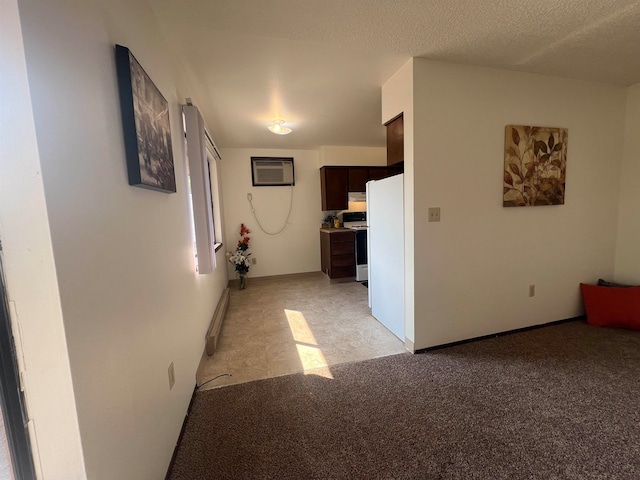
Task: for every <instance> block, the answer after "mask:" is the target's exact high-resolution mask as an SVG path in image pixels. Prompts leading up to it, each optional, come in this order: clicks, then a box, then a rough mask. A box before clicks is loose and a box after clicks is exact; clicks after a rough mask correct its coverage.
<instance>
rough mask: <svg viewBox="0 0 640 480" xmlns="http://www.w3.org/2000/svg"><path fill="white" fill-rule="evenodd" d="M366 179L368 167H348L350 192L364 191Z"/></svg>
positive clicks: (367, 178) (367, 177)
mask: <svg viewBox="0 0 640 480" xmlns="http://www.w3.org/2000/svg"><path fill="white" fill-rule="evenodd" d="M368 180H369V169H368V168H367V167H349V191H350V192H365V191H366V190H367V181H368Z"/></svg>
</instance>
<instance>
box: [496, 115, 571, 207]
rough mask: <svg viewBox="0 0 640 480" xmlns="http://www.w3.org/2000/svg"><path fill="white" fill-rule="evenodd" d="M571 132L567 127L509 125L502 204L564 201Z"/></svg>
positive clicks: (506, 139) (554, 203)
mask: <svg viewBox="0 0 640 480" xmlns="http://www.w3.org/2000/svg"><path fill="white" fill-rule="evenodd" d="M568 136H569V133H568V130H567V129H566V128H552V127H530V126H522V125H507V126H506V128H505V142H504V181H503V190H502V191H503V203H502V205H503V206H505V207H529V206H538V205H563V204H564V191H565V178H566V173H567V140H568Z"/></svg>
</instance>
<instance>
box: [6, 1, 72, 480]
mask: <svg viewBox="0 0 640 480" xmlns="http://www.w3.org/2000/svg"><path fill="white" fill-rule="evenodd" d="M0 70H2V75H1V76H0V96H1V97H2V108H0V158H1V159H2V161H0V239H2V268H3V271H4V275H5V280H6V289H7V297H8V299H9V302H10V305H12V307H11V308H10V311H11V317H12V324H13V327H12V333H13V336H14V342H15V345H16V354H17V357H18V359H19V360H18V361H19V362H20V363H21V369H22V375H21V377H22V383H23V386H24V390H25V396H26V401H27V404H28V406H29V418H30V420H31V422H32V428H31V429H30V434H29V436H30V441H31V445H32V447H31V449H32V452H33V456H34V466H35V470H36V474H37V475H38V478H52V479H55V478H65V479H81V478H84V477H85V469H84V462H83V456H82V445H81V441H80V430H79V427H78V418H77V415H76V402H75V398H74V393H73V384H72V379H71V370H70V366H69V357H68V353H67V343H66V338H65V331H64V324H63V318H62V309H61V306H60V295H59V293H58V282H57V277H56V269H55V264H54V258H53V250H52V245H51V235H50V231H49V222H48V218H47V210H46V204H45V198H44V187H43V184H42V175H41V166H40V157H39V155H38V148H37V145H36V132H35V125H34V120H33V114H32V111H31V97H30V95H29V88H28V85H27V68H26V62H25V55H24V46H23V42H22V32H21V28H20V18H19V12H18V4H17V1H16V0H5V1H3V2H2V3H1V4H0ZM0 476H2V475H1V474H0Z"/></svg>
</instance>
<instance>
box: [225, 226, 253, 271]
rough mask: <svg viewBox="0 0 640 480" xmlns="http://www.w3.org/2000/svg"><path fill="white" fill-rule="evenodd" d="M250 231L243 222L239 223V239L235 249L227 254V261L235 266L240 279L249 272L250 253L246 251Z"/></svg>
mask: <svg viewBox="0 0 640 480" xmlns="http://www.w3.org/2000/svg"><path fill="white" fill-rule="evenodd" d="M250 233H251V230H249V229H248V228H247V227H246V226H245V225H244V223H243V224H241V225H240V240H238V246H237V247H236V251H235V252H233V253H229V254H227V255H228V258H229V263H231V264H232V265H233V266H234V267H235V269H236V272H238V273H239V274H240V279H241V280H242V277H244V276H245V275H246V274H247V273H249V267H250V266H251V259H250V258H249V257H250V256H251V253H249V252H248V251H247V250H249V241H250V240H251V237H250V236H249V234H250Z"/></svg>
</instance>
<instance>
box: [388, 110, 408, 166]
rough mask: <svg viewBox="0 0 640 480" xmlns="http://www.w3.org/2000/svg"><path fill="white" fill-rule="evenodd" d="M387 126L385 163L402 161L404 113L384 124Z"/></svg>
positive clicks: (391, 163) (393, 163)
mask: <svg viewBox="0 0 640 480" xmlns="http://www.w3.org/2000/svg"><path fill="white" fill-rule="evenodd" d="M385 125H386V127H387V165H395V164H397V163H401V162H404V115H403V114H402V113H401V114H400V115H399V116H397V117H396V118H394V119H393V120H391V121H390V122H389V123H387V124H385Z"/></svg>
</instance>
